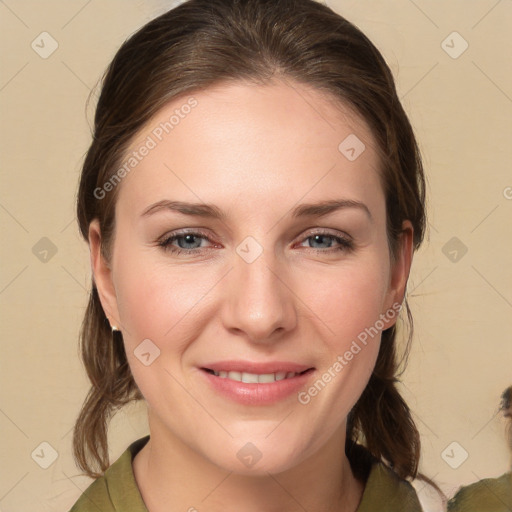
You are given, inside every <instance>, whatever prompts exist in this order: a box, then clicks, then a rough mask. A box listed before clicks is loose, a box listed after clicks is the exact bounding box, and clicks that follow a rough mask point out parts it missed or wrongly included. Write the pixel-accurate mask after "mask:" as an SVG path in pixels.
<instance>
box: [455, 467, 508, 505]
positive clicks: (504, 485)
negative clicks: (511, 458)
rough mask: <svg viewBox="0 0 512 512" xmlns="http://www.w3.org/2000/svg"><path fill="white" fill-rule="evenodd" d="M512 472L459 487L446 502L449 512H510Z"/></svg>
mask: <svg viewBox="0 0 512 512" xmlns="http://www.w3.org/2000/svg"><path fill="white" fill-rule="evenodd" d="M510 510H512V472H508V473H505V474H503V475H501V476H500V477H498V478H484V479H483V480H479V481H478V482H475V483H474V484H470V485H467V486H464V487H461V488H460V489H459V490H458V491H457V493H456V494H455V496H454V497H453V498H452V499H451V500H450V501H449V502H448V511H449V512H510Z"/></svg>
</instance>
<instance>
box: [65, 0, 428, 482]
mask: <svg viewBox="0 0 512 512" xmlns="http://www.w3.org/2000/svg"><path fill="white" fill-rule="evenodd" d="M273 78H282V79H288V78H289V79H291V80H295V81H297V82H300V83H303V84H306V85H309V86H313V87H314V88H315V89H317V90H320V91H323V92H325V93H327V94H329V95H330V97H331V98H333V100H334V101H337V100H339V101H340V102H342V103H344V104H346V105H349V106H350V107H352V108H353V109H354V110H355V111H356V112H357V113H358V114H359V115H360V116H362V118H363V119H365V121H366V122H367V123H368V125H369V126H370V128H371V131H372V133H373V136H374V138H375V140H376V143H377V150H378V151H379V153H380V160H381V173H382V182H383V187H384V191H385V195H386V208H387V231H388V238H389V246H390V251H391V254H392V255H394V254H395V252H396V248H397V246H398V245H397V244H398V241H399V239H400V235H401V232H402V222H403V221H404V220H406V219H408V220H410V221H411V223H412V225H413V227H414V240H413V241H414V248H415V249H417V248H418V246H419V245H420V244H421V242H422V239H423V235H424V227H425V196H424V189H425V179H424V175H423V169H422V163H421V159H420V155H419V150H418V147H417V144H416V140H415V137H414V133H413V130H412V128H411V125H410V123H409V121H408V118H407V116H406V114H405V112H404V110H403V108H402V106H401V104H400V101H399V99H398V96H397V92H396V89H395V84H394V80H393V77H392V74H391V71H390V69H389V68H388V66H387V64H386V63H385V61H384V59H383V57H382V56H381V54H380V53H379V51H378V50H377V49H376V48H375V46H374V45H373V44H372V43H371V42H370V41H369V40H368V38H367V37H366V36H365V35H364V34H363V33H362V32H361V31H360V30H359V29H358V28H357V27H355V26H354V25H353V24H351V23H349V22H348V21H347V20H345V19H344V18H342V17H341V16H340V15H338V14H336V13H335V12H333V11H332V10H331V9H329V8H328V7H326V6H324V5H322V4H320V3H317V2H315V1H313V0H243V1H242V0H189V1H187V2H185V3H183V4H181V5H179V6H178V7H176V8H174V9H172V10H170V11H168V12H166V13H164V14H163V15H161V16H159V17H157V18H156V19H154V20H152V21H151V22H149V23H148V24H147V25H145V26H144V27H142V28H141V29H140V30H139V31H138V32H136V33H135V34H134V35H132V36H131V37H130V38H129V39H128V40H127V41H126V42H125V43H124V44H123V45H122V46H121V48H120V49H119V51H118V52H117V54H116V55H115V57H114V59H113V61H112V62H111V64H110V66H109V67H108V69H107V71H106V73H105V75H104V77H103V85H102V90H101V95H100V97H99V100H98V104H97V108H96V115H95V120H94V133H93V141H92V144H91V146H90V148H89V150H88V152H87V155H86V158H85V162H84V165H83V170H82V175H81V181H80V187H79V192H78V204H77V214H78V221H79V224H80V230H81V233H82V235H83V237H84V239H85V240H86V241H87V240H88V227H89V224H90V222H91V221H92V220H93V219H95V218H97V219H99V222H100V226H101V230H102V241H101V244H102V245H101V251H102V254H103V255H104V256H105V258H106V259H107V261H108V260H109V257H110V249H111V243H112V238H113V234H114V209H115V204H116V196H117V193H118V189H119V186H117V187H115V188H114V189H113V190H112V191H111V192H109V193H108V194H106V196H105V197H104V198H103V199H98V198H97V197H96V196H95V193H94V191H95V190H96V189H97V188H98V187H101V186H102V184H104V183H106V182H107V181H108V180H109V179H111V178H112V176H113V174H114V173H115V171H116V169H118V168H119V166H120V165H121V163H122V161H123V155H124V153H125V151H126V150H127V148H128V146H129V144H130V142H131V141H132V140H133V138H134V136H136V135H137V134H138V132H139V131H140V129H141V128H142V127H143V126H144V125H145V124H146V123H147V122H148V121H149V120H150V119H151V118H152V116H154V114H155V113H157V112H158V110H159V109H161V108H162V107H163V106H164V105H165V104H166V103H168V102H169V101H170V100H174V99H176V98H177V97H178V96H186V95H190V94H192V93H193V91H194V90H196V91H197V90H201V89H204V88H207V87H208V86H211V85H212V84H218V83H220V82H227V81H246V82H251V83H259V84H267V83H269V82H270V81H271V80H272V79H273ZM405 306H406V307H405V309H406V311H407V317H408V320H409V323H410V329H409V339H408V340H407V343H406V349H405V351H404V357H403V358H402V362H404V361H406V359H407V355H408V350H409V346H410V340H411V337H412V317H411V313H410V310H409V307H408V305H407V302H406V304H405ZM395 337H396V326H393V327H392V328H389V329H387V330H385V331H384V332H383V333H382V342H381V347H380V351H379V354H378V359H377V363H376V366H375V370H374V372H373V374H372V376H371V378H370V381H369V383H368V385H367V387H366V389H365V390H364V392H363V393H362V395H361V397H360V398H359V400H358V402H357V403H356V405H355V406H354V408H353V410H352V411H351V412H350V415H349V417H348V421H347V443H348V442H349V441H350V442H353V441H359V442H361V443H362V444H364V445H365V446H366V447H367V449H368V450H369V452H370V453H371V454H372V455H373V456H374V457H376V458H378V459H380V460H382V461H384V462H386V463H387V464H388V465H389V466H390V467H392V469H393V470H394V471H395V472H396V473H397V474H398V475H399V476H400V477H402V478H414V477H416V476H420V477H421V478H423V477H422V476H421V475H418V473H417V472H418V464H419V457H420V437H419V433H418V430H417V428H416V426H415V424H414V421H413V419H412V417H411V413H410V411H409V408H408V406H407V404H406V403H405V401H404V400H403V399H402V397H401V395H400V393H399V391H398V389H397V387H396V384H397V382H398V376H399V375H400V374H399V373H398V371H399V367H400V363H399V361H398V357H397V353H396V340H395ZM112 343H113V340H112V333H111V330H110V327H109V323H108V321H107V319H106V317H105V314H104V311H103V309H102V307H101V304H100V301H99V297H98V293H97V290H96V287H95V284H94V281H93V282H92V290H91V294H90V297H89V303H88V306H87V310H86V313H85V318H84V321H83V324H82V329H81V352H82V358H83V361H84V364H85V368H86V370H87V374H88V376H89V379H90V381H91V384H92V386H91V388H90V391H89V394H88V396H87V398H86V400H85V402H84V404H83V406H82V409H81V412H80V414H79V416H78V419H77V421H76V425H75V430H74V437H73V448H74V455H75V459H76V461H77V464H78V465H79V467H80V468H81V469H83V470H84V471H85V472H86V473H87V474H88V475H89V476H92V477H97V476H99V475H100V473H97V472H95V470H94V467H95V466H96V467H97V468H99V470H100V472H103V471H105V469H106V468H107V467H108V465H109V460H108V443H107V429H108V422H109V420H110V418H111V416H112V414H113V413H114V412H115V411H116V410H117V409H119V408H120V407H122V406H123V405H125V404H127V403H128V402H130V401H132V400H139V399H141V398H143V397H142V395H141V393H140V391H139V389H138V388H137V385H136V384H135V382H134V380H133V377H132V374H131V372H130V368H129V366H128V363H127V359H126V354H125V352H124V348H123V344H122V335H121V334H120V333H115V338H114V348H113V349H112ZM348 447H349V444H347V448H348ZM424 479H425V478H424ZM427 480H428V479H427Z"/></svg>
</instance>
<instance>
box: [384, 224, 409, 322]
mask: <svg viewBox="0 0 512 512" xmlns="http://www.w3.org/2000/svg"><path fill="white" fill-rule="evenodd" d="M413 233H414V228H413V226H412V223H411V222H410V221H409V220H406V221H404V222H403V223H402V233H401V235H400V239H399V241H398V249H397V253H396V257H395V259H394V260H392V261H391V272H390V279H389V287H388V292H387V296H386V307H387V309H386V311H389V309H395V310H396V304H402V302H403V300H404V297H405V290H406V288H407V281H408V279H409V272H410V270H411V264H412V256H413V252H414V245H413ZM394 305H395V307H394ZM396 318H397V316H394V320H391V321H390V322H389V324H388V325H387V327H386V328H388V327H391V326H392V325H394V324H395V323H396Z"/></svg>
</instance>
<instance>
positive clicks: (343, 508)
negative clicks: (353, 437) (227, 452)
mask: <svg viewBox="0 0 512 512" xmlns="http://www.w3.org/2000/svg"><path fill="white" fill-rule="evenodd" d="M153 423H155V422H153ZM150 425H151V422H150ZM154 426H155V427H156V426H157V425H154ZM150 430H151V438H150V440H149V441H148V443H147V444H146V445H145V446H144V448H142V450H141V451H140V452H139V453H138V454H137V455H136V457H135V459H134V461H133V470H134V475H135V480H136V482H137V485H138V487H139V490H140V493H141V495H142V498H143V500H144V503H145V504H146V507H147V509H148V511H149V512H164V511H165V512H168V511H169V510H184V511H189V512H198V511H200V510H205V509H207V510H208V511H210V512H221V511H222V512H235V511H238V510H240V504H243V507H242V508H243V509H244V511H246V512H260V511H261V510H265V511H268V512H278V511H279V512H284V511H286V512H299V511H300V512H304V510H307V511H308V512H356V510H357V507H358V504H359V502H360V501H361V497H362V493H363V490H364V483H363V482H360V481H359V480H357V479H356V478H355V476H354V474H353V472H352V470H351V467H350V463H349V461H348V459H347V457H346V455H345V450H344V446H345V424H343V425H342V428H340V430H339V431H337V432H336V435H335V436H332V438H331V439H330V440H329V441H328V442H327V443H326V444H324V446H323V447H322V448H321V449H320V450H319V451H317V452H316V453H315V454H313V455H312V456H311V457H309V458H306V459H304V460H303V461H302V462H300V464H298V465H297V466H295V467H293V468H291V469H289V470H287V471H283V472H281V473H276V474H271V473H268V472H267V473H266V474H264V475H259V476H250V475H243V474H238V473H234V472H232V471H228V470H226V469H223V468H221V467H219V466H217V465H216V464H213V463H212V462H211V461H210V460H208V459H206V458H205V457H203V456H202V455H201V454H199V453H198V452H196V451H194V450H192V449H191V448H190V447H189V446H187V445H185V444H183V443H182V442H181V441H180V440H179V439H177V438H176V437H175V436H173V435H172V434H170V433H169V431H168V430H167V431H165V430H164V429H161V428H151V429H150Z"/></svg>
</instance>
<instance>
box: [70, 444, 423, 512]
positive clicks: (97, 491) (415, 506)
mask: <svg viewBox="0 0 512 512" xmlns="http://www.w3.org/2000/svg"><path fill="white" fill-rule="evenodd" d="M148 440H149V436H146V437H143V438H141V439H138V440H137V441H135V442H134V443H132V444H131V445H130V446H129V447H128V448H127V449H126V451H125V452H124V453H123V454H122V455H121V456H120V457H119V459H117V460H116V461H115V462H114V463H113V464H112V465H111V466H110V467H109V468H108V469H107V470H106V471H105V473H104V475H103V476H102V477H100V478H98V479H96V480H95V481H94V482H92V484H91V485H90V486H89V487H88V488H87V489H86V491H85V492H84V493H83V494H82V496H80V498H79V499H78V501H77V502H76V503H75V504H74V505H73V507H72V508H71V510H70V512H148V510H147V508H146V506H145V505H144V501H143V500H142V496H141V495H140V492H139V489H138V487H137V484H136V482H135V477H134V475H133V468H132V460H133V458H134V457H135V455H136V454H137V453H138V452H139V451H140V450H141V449H142V447H143V446H144V445H145V444H146V443H147V442H148ZM361 449H362V447H360V446H359V445H357V449H356V451H357V450H359V453H360V454H361V453H362V452H361ZM347 456H349V454H348V453H347ZM353 457H354V456H353ZM349 460H350V456H349ZM351 465H352V460H351ZM353 469H354V466H353ZM360 471H361V469H360V468H359V469H357V471H355V470H354V473H355V474H356V475H357V474H361V473H360ZM366 473H367V475H366V478H364V480H365V481H366V485H365V489H364V492H363V497H362V499H361V503H360V504H359V507H358V508H357V512H375V511H378V512H421V511H422V509H421V505H420V502H419V500H418V497H417V495H416V491H415V490H414V488H413V487H412V485H411V484H410V483H409V482H407V481H405V480H402V479H400V478H399V477H398V476H396V474H395V473H394V472H393V471H392V470H391V469H389V468H388V467H387V466H385V465H384V464H382V463H381V462H378V461H376V460H372V463H371V466H370V467H367V469H366ZM170 512H171V511H170Z"/></svg>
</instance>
